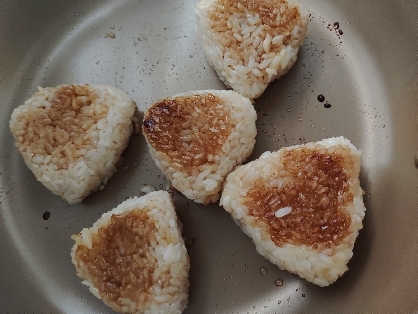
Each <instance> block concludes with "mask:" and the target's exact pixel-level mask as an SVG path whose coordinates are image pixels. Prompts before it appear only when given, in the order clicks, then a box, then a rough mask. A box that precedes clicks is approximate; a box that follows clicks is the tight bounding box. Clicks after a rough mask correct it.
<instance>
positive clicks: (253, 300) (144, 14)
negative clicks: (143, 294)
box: [0, 0, 418, 314]
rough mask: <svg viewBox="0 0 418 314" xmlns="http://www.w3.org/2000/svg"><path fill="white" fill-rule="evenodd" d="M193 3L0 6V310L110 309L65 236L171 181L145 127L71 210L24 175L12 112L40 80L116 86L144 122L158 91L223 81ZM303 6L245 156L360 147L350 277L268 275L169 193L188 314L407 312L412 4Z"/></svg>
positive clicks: (417, 70) (417, 280)
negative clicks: (185, 268)
mask: <svg viewBox="0 0 418 314" xmlns="http://www.w3.org/2000/svg"><path fill="white" fill-rule="evenodd" d="M198 2H200V1H198V0H192V1H189V0H188V1H180V0H172V1H155V0H141V1H136V0H126V1H84V0H73V1H68V0H56V1H54V2H53V5H51V3H52V1H46V0H38V1H28V0H13V1H7V0H0V4H1V6H0V26H1V29H2V30H3V31H2V32H0V43H2V45H0V56H1V57H0V113H1V114H0V218H1V219H0V249H1V252H3V254H2V255H1V257H0V265H1V267H0V275H1V285H0V292H1V296H2V299H1V302H0V313H35V314H44V313H91V314H96V313H97V314H99V313H109V314H111V313H114V312H113V311H112V310H111V309H110V308H109V307H108V306H106V305H105V304H104V303H103V302H102V301H101V300H99V299H98V298H96V297H95V296H94V295H93V294H92V293H91V292H90V291H89V290H88V288H87V287H86V286H84V285H82V284H81V279H80V278H78V277H77V275H76V272H75V268H74V266H73V265H72V263H71V260H70V257H69V252H70V250H71V247H72V246H73V244H74V242H73V241H72V240H71V238H70V237H71V235H72V234H76V233H78V232H80V230H82V229H83V228H84V227H88V226H92V225H93V224H94V222H95V221H97V219H98V218H99V217H100V216H101V215H102V214H103V213H104V212H108V211H110V210H111V209H112V208H115V207H116V206H117V205H118V204H120V203H122V202H123V201H125V200H126V198H127V197H128V198H129V197H132V196H135V195H138V196H139V195H140V190H141V188H142V187H143V185H148V186H153V187H154V188H155V189H160V188H161V189H165V187H166V186H167V183H168V182H167V180H165V179H164V175H163V174H162V173H161V171H160V170H159V169H158V167H157V166H156V165H155V162H154V161H153V159H152V157H151V155H150V154H149V153H148V148H147V143H146V141H145V138H144V136H142V135H138V136H133V137H131V139H130V142H129V144H128V146H127V148H126V149H125V151H124V153H123V156H122V158H121V159H120V164H119V165H118V167H117V168H118V171H117V172H116V173H115V174H114V175H113V176H112V178H111V179H110V180H109V181H108V183H107V184H106V186H105V188H104V189H103V190H99V191H97V192H95V193H92V194H90V195H89V196H88V197H87V198H86V199H84V201H83V202H81V203H77V204H73V205H69V204H68V203H67V202H66V201H65V200H63V199H61V198H60V197H58V196H56V195H53V194H52V193H51V192H50V191H49V190H48V189H46V188H45V187H44V186H43V185H42V184H41V183H40V182H39V181H37V180H36V178H35V176H34V175H33V173H32V172H31V171H30V170H29V169H28V167H27V166H26V164H25V162H24V160H23V158H22V157H21V155H20V153H19V151H18V149H17V148H16V147H15V146H14V144H15V140H14V138H13V135H12V134H11V132H10V129H9V124H8V122H9V119H10V116H11V114H12V112H13V110H14V109H15V108H17V107H18V106H20V105H22V104H23V103H24V102H25V101H26V100H27V99H29V98H30V97H31V96H32V94H33V93H34V91H36V90H37V87H38V86H56V85H59V84H65V83H76V82H91V84H103V85H105V84H109V85H114V86H118V87H119V88H120V89H122V90H123V91H125V92H126V93H128V94H129V95H130V97H131V98H132V99H134V100H135V102H136V103H137V105H138V108H139V114H140V115H142V114H143V112H144V111H145V110H146V109H147V108H148V107H149V106H151V104H152V103H154V102H155V101H156V100H158V99H163V98H165V97H167V95H176V94H178V93H182V92H186V91H191V90H208V89H209V90H213V89H224V88H225V86H224V84H223V83H222V82H220V80H219V78H218V76H217V74H216V73H215V71H214V70H213V69H212V68H211V67H210V65H209V64H208V63H207V61H206V57H205V54H204V52H203V49H202V46H201V42H200V40H199V38H198V36H197V30H196V18H195V12H194V9H195V6H196V5H197V3H198ZM300 3H301V5H303V6H304V7H305V9H306V10H307V11H308V12H309V14H310V17H309V26H308V30H307V32H306V35H305V41H304V44H303V45H302V46H301V48H300V50H299V53H298V59H297V61H296V63H295V64H294V66H292V68H291V69H290V70H289V72H288V73H287V74H286V75H284V76H282V77H281V78H280V79H279V80H276V81H274V82H272V83H271V84H269V86H268V88H267V89H266V90H265V92H264V93H263V94H262V95H261V96H260V97H259V98H258V99H257V100H256V103H255V108H256V112H257V124H256V126H257V131H258V132H257V137H256V144H255V146H254V149H253V152H252V155H250V156H249V157H248V159H247V161H252V160H255V159H257V158H259V157H260V156H261V155H262V153H263V152H265V151H271V152H273V151H277V150H279V149H280V148H282V147H287V146H291V145H296V144H303V143H307V142H315V141H319V140H321V139H324V138H330V137H334V136H340V135H341V136H344V137H345V138H348V139H349V140H350V141H351V142H352V143H353V144H354V145H355V146H356V147H357V148H358V149H361V150H362V158H361V172H360V182H361V187H362V188H363V190H364V191H365V194H364V196H363V199H364V203H365V206H366V208H367V212H366V215H365V218H364V220H363V222H362V223H363V226H364V227H363V229H362V230H361V231H360V232H359V236H358V238H357V240H356V243H355V246H354V249H353V257H352V258H351V260H350V262H349V263H348V267H349V270H348V271H347V272H346V273H345V274H344V275H343V276H342V277H340V278H339V279H338V280H337V281H336V282H335V283H333V284H332V285H330V286H329V287H319V286H317V285H315V284H312V283H310V282H308V281H307V280H305V279H302V278H300V277H299V276H297V275H294V274H292V273H289V272H287V271H283V270H280V269H279V268H278V267H277V266H276V265H274V264H272V263H270V262H269V261H268V260H266V259H265V258H264V257H262V256H261V255H260V254H258V253H257V252H256V250H255V247H254V244H253V243H252V240H251V239H250V238H249V237H248V236H247V235H245V234H244V233H243V232H242V230H241V229H240V228H239V227H238V226H237V225H236V224H235V222H234V221H233V220H232V219H231V215H230V214H229V213H228V212H226V211H225V210H224V209H223V208H221V207H219V206H218V204H217V203H211V204H208V205H202V204H196V203H195V202H193V201H191V200H189V199H188V198H186V197H185V196H183V195H182V194H181V193H178V192H174V197H173V202H174V204H175V207H176V212H177V214H178V216H179V218H180V220H181V221H182V223H183V225H184V236H185V237H186V238H187V241H186V244H187V243H189V245H190V244H191V245H190V246H188V247H187V249H188V253H189V255H190V262H191V268H190V276H189V278H190V298H189V302H188V305H187V308H186V309H185V310H184V314H195V313H199V314H213V313H219V314H230V313H247V312H249V313H251V314H253V313H255V312H257V313H259V314H277V313H283V314H293V313H312V314H314V313H324V314H334V313H353V312H358V313H415V312H417V311H418V299H417V297H416V296H417V291H418V272H417V271H416V270H417V266H416V256H417V254H418V253H417V252H418V232H416V230H418V215H417V210H416V209H417V208H418V206H417V204H418V168H416V166H415V163H414V158H415V156H416V154H417V152H418V141H417V134H418V123H417V118H416V117H417V115H418V106H417V104H418V93H417V86H416V83H417V80H416V78H417V77H418V63H417V62H415V60H416V57H417V50H416V47H418V36H417V27H416V22H417V19H416V17H417V16H418V6H417V3H416V1H414V0H405V1H397V0H386V1H384V2H382V1H378V0H364V1H346V0H300ZM335 22H338V23H339V29H336V28H335V27H336V26H334V23H335ZM339 31H341V32H343V35H339V33H340V32H339ZM108 34H110V35H111V36H109V35H108ZM112 34H113V35H114V38H112V37H113V35H112ZM320 94H322V95H324V98H325V102H322V103H321V102H319V101H318V100H317V97H318V95H320ZM326 102H328V103H329V104H330V105H331V107H330V108H325V107H324V104H325V103H326ZM141 118H142V117H141ZM260 269H262V270H263V272H262V274H261V273H260ZM264 270H267V273H266V272H265V271H264ZM263 274H265V275H263ZM275 283H276V284H275ZM280 284H281V285H280Z"/></svg>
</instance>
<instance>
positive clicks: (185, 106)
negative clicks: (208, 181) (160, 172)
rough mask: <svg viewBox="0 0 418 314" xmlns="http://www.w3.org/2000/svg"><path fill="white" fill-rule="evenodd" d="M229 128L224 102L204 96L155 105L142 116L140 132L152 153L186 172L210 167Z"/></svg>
mask: <svg viewBox="0 0 418 314" xmlns="http://www.w3.org/2000/svg"><path fill="white" fill-rule="evenodd" d="M232 127H233V123H232V122H231V119H230V110H229V109H228V108H227V107H226V106H225V104H224V102H223V101H222V100H221V99H220V98H218V97H216V96H214V95H212V94H203V95H193V96H187V97H185V96H179V97H176V98H175V99H165V100H162V101H160V102H157V103H155V104H154V105H152V106H151V107H150V108H149V109H148V110H147V112H146V113H145V117H144V122H143V126H142V129H143V132H144V134H145V136H146V137H147V139H148V142H149V143H150V144H151V145H152V146H153V147H154V149H155V150H157V151H158V152H162V153H164V154H166V155H167V157H168V158H169V159H170V162H171V163H176V164H177V165H178V166H180V167H182V168H183V169H184V170H186V169H187V168H192V167H196V166H199V165H202V164H206V163H211V162H212V156H215V155H217V154H218V153H219V152H220V151H221V149H222V146H223V144H224V143H225V141H226V139H227V138H228V136H229V134H230V132H231V129H232Z"/></svg>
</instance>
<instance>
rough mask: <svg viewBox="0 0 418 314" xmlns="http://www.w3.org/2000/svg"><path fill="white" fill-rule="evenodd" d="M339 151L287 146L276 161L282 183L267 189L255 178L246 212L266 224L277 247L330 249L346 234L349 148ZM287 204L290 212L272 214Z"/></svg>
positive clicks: (261, 181)
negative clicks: (279, 167)
mask: <svg viewBox="0 0 418 314" xmlns="http://www.w3.org/2000/svg"><path fill="white" fill-rule="evenodd" d="M342 149H343V151H344V153H343V154H340V153H335V152H333V153H324V152H320V151H317V150H315V149H305V148H301V149H293V150H288V151H286V152H285V153H284V155H283V157H282V160H281V162H282V163H283V167H284V169H283V170H284V171H285V172H286V173H287V175H286V178H285V180H287V181H288V183H287V184H284V185H283V186H282V187H271V186H268V185H267V184H266V183H265V181H263V179H259V181H258V182H256V183H255V184H253V186H252V187H251V188H250V189H249V193H248V194H247V198H246V203H245V205H246V206H247V208H248V209H249V214H250V215H251V216H253V217H256V218H259V219H261V220H262V221H264V222H265V223H266V224H267V225H268V227H269V232H270V236H271V239H272V241H273V242H274V243H275V244H276V245H277V246H282V245H284V244H286V243H289V244H296V245H300V244H305V245H308V246H310V247H313V248H317V247H318V246H320V245H321V246H325V247H332V246H333V245H338V244H339V243H340V242H341V241H342V240H343V239H344V238H345V237H346V236H347V234H348V233H349V227H350V216H349V214H347V213H346V212H344V207H345V206H347V204H348V203H350V202H352V201H353V194H352V193H351V192H350V178H349V176H348V174H347V172H346V171H345V170H344V168H345V167H348V168H351V167H352V162H354V161H353V160H352V159H351V157H350V156H351V155H350V151H349V149H348V148H342ZM278 172H279V171H277V173H276V175H278ZM282 173H283V172H282ZM288 206H289V207H291V208H292V211H291V212H290V214H288V215H285V216H283V217H280V218H278V217H276V216H275V213H276V211H277V210H279V209H281V208H284V207H288Z"/></svg>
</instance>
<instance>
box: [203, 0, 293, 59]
mask: <svg viewBox="0 0 418 314" xmlns="http://www.w3.org/2000/svg"><path fill="white" fill-rule="evenodd" d="M247 13H249V14H250V15H258V16H259V18H260V20H261V21H260V23H258V24H256V25H257V26H259V25H264V26H265V29H264V30H263V31H262V32H261V33H260V34H259V36H260V37H261V38H263V39H264V38H265V37H266V33H270V34H271V35H272V37H274V36H277V35H283V36H284V38H283V44H284V45H288V44H289V42H290V41H291V31H292V29H293V28H294V27H295V26H296V25H297V24H298V23H299V21H300V17H301V16H300V12H299V10H298V9H297V8H289V6H288V3H287V1H285V0H272V1H268V0H252V1H251V0H250V1H248V0H218V1H216V3H215V4H214V6H213V7H212V8H211V10H210V12H209V23H210V26H211V28H212V30H213V31H214V32H216V33H218V36H220V37H221V38H222V39H223V40H224V41H223V44H224V45H225V47H228V48H229V49H234V50H237V51H239V50H245V49H248V48H247V45H245V44H243V43H244V42H245V38H243V37H242V35H244V34H237V33H235V31H234V30H235V29H236V28H235V27H234V25H233V23H231V20H230V17H231V16H233V15H234V14H238V15H244V16H245V15H246V14H247ZM253 31H254V30H253ZM281 47H282V46H281V45H279V46H276V47H274V46H273V47H272V49H271V51H274V52H278V51H280V49H281ZM256 61H257V62H258V60H256Z"/></svg>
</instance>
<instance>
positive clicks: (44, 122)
mask: <svg viewBox="0 0 418 314" xmlns="http://www.w3.org/2000/svg"><path fill="white" fill-rule="evenodd" d="M94 99H95V96H94V95H92V92H91V90H90V88H89V86H88V85H82V86H81V85H66V86H62V87H61V88H60V89H59V90H58V91H57V92H56V95H55V97H54V99H50V100H49V102H50V103H51V104H50V106H47V105H41V106H39V107H31V108H29V110H28V111H27V112H25V113H21V114H20V115H19V116H18V118H17V123H16V130H14V136H15V138H16V141H17V147H18V149H19V150H20V151H21V152H22V153H24V152H27V151H28V149H30V150H31V153H32V156H33V155H41V156H45V155H52V157H53V158H54V159H53V163H54V164H56V166H57V169H56V170H60V169H68V165H69V163H71V162H73V161H74V160H76V159H77V158H79V157H80V156H82V155H83V154H84V153H85V152H86V151H87V150H88V149H92V148H95V147H96V142H95V141H96V140H98V134H96V136H94V135H92V133H91V132H94V131H97V125H96V123H97V121H99V120H100V119H102V118H103V117H105V116H106V114H107V112H108V107H107V106H106V105H104V104H94V105H92V103H93V101H94ZM96 137H97V138H96Z"/></svg>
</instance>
